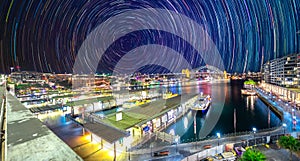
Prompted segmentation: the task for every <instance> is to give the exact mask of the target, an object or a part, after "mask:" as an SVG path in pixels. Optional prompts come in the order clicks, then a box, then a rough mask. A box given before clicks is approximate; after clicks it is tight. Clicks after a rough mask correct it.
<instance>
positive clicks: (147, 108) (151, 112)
mask: <svg viewBox="0 0 300 161" xmlns="http://www.w3.org/2000/svg"><path fill="white" fill-rule="evenodd" d="M194 96H196V94H185V95H179V96H176V97H173V98H170V99H167V100H165V99H160V100H157V101H154V102H150V103H147V104H144V105H140V106H137V107H132V108H130V109H125V110H123V111H122V120H120V121H116V113H113V114H110V115H107V116H105V117H106V118H104V119H102V120H101V121H102V122H104V123H106V124H108V125H110V126H114V127H117V128H119V129H122V130H126V129H128V128H130V127H133V126H135V125H139V126H140V125H142V124H144V123H145V122H147V121H149V120H151V119H154V118H156V117H159V116H161V115H163V114H165V113H166V112H168V111H170V110H172V109H174V108H176V107H177V106H179V105H180V104H181V103H182V102H186V101H187V100H189V99H191V98H192V97H194Z"/></svg>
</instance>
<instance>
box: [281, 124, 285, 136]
mask: <svg viewBox="0 0 300 161" xmlns="http://www.w3.org/2000/svg"><path fill="white" fill-rule="evenodd" d="M282 126H283V134H284V135H285V128H286V123H283V124H282Z"/></svg>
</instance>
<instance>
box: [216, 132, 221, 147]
mask: <svg viewBox="0 0 300 161" xmlns="http://www.w3.org/2000/svg"><path fill="white" fill-rule="evenodd" d="M217 136H218V146H219V144H220V143H219V139H220V137H221V134H220V133H217Z"/></svg>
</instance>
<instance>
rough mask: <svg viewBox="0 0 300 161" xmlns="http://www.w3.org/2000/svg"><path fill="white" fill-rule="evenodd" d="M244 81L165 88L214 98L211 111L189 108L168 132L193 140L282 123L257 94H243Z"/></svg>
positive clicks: (184, 140)
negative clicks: (190, 109)
mask: <svg viewBox="0 0 300 161" xmlns="http://www.w3.org/2000/svg"><path fill="white" fill-rule="evenodd" d="M242 88H243V85H242V83H237V84H234V83H231V84H230V83H229V82H215V83H211V82H206V83H203V82H202V83H198V84H197V85H192V86H178V85H177V86H170V87H163V88H162V90H163V91H165V90H168V91H171V92H173V93H179V94H182V96H184V95H185V94H187V93H199V94H200V93H203V94H209V95H211V97H212V104H211V106H210V108H209V110H208V112H207V113H206V112H203V111H190V112H188V113H187V114H186V115H185V116H183V117H182V118H180V119H179V120H178V121H177V122H176V123H174V124H172V125H170V126H169V127H168V128H167V129H166V130H165V132H166V133H171V134H174V135H179V136H180V137H181V142H190V141H194V140H195V139H197V140H198V139H201V138H205V137H208V136H216V133H220V134H221V135H224V134H232V133H240V132H245V131H251V130H252V128H254V127H255V128H256V129H257V130H262V129H267V128H272V127H276V126H280V124H281V120H280V119H279V118H278V116H276V115H275V114H274V113H273V112H272V111H271V110H270V109H269V108H268V107H267V106H266V105H265V104H264V103H263V102H262V101H261V100H260V99H259V98H258V97H257V96H243V95H241V89H242Z"/></svg>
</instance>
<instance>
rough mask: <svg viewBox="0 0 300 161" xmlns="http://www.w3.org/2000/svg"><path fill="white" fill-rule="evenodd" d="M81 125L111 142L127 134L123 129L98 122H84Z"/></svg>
mask: <svg viewBox="0 0 300 161" xmlns="http://www.w3.org/2000/svg"><path fill="white" fill-rule="evenodd" d="M83 127H84V128H85V129H87V130H88V131H90V132H91V133H93V134H95V135H97V136H99V137H100V138H102V139H104V140H105V141H107V142H109V143H111V144H113V143H114V142H116V141H118V140H119V139H121V138H124V137H126V136H128V135H129V134H128V133H127V132H125V131H121V130H119V129H117V128H114V127H111V126H108V125H105V124H102V123H98V122H95V123H85V124H84V125H83Z"/></svg>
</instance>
